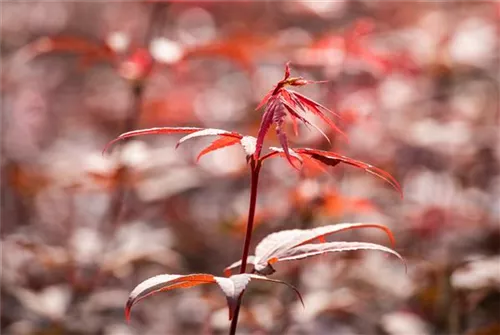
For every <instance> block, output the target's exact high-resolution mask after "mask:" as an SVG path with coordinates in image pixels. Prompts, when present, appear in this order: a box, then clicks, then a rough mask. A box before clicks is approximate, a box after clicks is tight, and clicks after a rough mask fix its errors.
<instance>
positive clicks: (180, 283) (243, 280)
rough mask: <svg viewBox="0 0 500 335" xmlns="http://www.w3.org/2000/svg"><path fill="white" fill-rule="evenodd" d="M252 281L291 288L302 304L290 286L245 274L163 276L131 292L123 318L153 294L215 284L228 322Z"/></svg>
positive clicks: (149, 280)
mask: <svg viewBox="0 0 500 335" xmlns="http://www.w3.org/2000/svg"><path fill="white" fill-rule="evenodd" d="M252 279H255V280H262V281H268V282H273V283H280V284H285V285H287V286H288V287H290V288H292V289H293V290H294V291H295V292H296V293H297V295H298V297H299V299H300V300H301V302H302V297H301V295H300V293H299V291H298V290H297V289H296V288H295V287H293V286H291V285H290V284H287V283H285V282H283V281H281V280H276V279H269V278H266V277H263V276H259V275H255V274H248V273H245V274H239V275H234V276H231V277H229V278H225V277H216V276H214V275H211V274H190V275H170V274H164V275H158V276H154V277H151V278H149V279H146V280H145V281H143V282H142V283H140V284H139V285H137V286H136V287H135V288H134V289H133V290H132V292H131V293H130V295H129V298H128V300H127V304H126V306H125V317H126V319H127V320H129V319H130V312H131V309H132V306H133V305H135V304H136V303H137V302H139V301H140V300H142V299H144V298H146V297H147V296H150V295H151V294H153V293H157V292H162V291H169V290H173V289H176V288H189V287H193V286H198V285H202V284H211V283H217V284H218V285H219V287H220V288H221V290H222V292H224V294H225V295H226V299H227V303H228V307H229V320H232V318H233V313H234V309H235V308H236V304H237V301H238V297H239V296H240V294H241V293H242V292H243V291H244V290H245V289H246V287H247V286H248V283H249V282H250V281H251V280H252Z"/></svg>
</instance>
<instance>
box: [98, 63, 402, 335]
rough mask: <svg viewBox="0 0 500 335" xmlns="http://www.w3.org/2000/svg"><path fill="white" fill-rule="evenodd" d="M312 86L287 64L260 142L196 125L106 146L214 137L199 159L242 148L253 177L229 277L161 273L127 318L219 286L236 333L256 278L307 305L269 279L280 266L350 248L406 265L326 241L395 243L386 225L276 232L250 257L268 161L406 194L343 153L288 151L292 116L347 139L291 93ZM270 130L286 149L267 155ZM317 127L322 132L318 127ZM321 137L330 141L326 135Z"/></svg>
mask: <svg viewBox="0 0 500 335" xmlns="http://www.w3.org/2000/svg"><path fill="white" fill-rule="evenodd" d="M312 83H318V82H316V81H312V80H307V79H304V78H302V77H291V76H290V66H289V63H287V64H286V66H285V75H284V78H283V79H282V80H281V81H279V82H278V83H277V85H276V86H275V87H274V88H273V89H272V90H271V91H269V93H268V94H267V95H266V96H265V97H264V99H263V100H262V102H261V103H260V104H259V106H258V107H257V108H256V110H260V109H261V108H263V109H264V112H263V114H262V120H261V123H260V128H259V131H258V133H257V137H256V138H255V137H252V136H245V135H242V134H239V133H236V132H232V131H227V130H221V129H211V128H197V127H158V128H150V129H142V130H136V131H130V132H126V133H123V134H121V135H120V136H118V137H117V138H116V139H114V140H113V141H111V142H110V143H109V144H108V145H107V146H106V148H105V149H104V150H107V149H108V147H109V146H110V145H112V144H113V143H115V142H117V141H120V140H123V139H126V138H130V137H135V136H140V135H149V134H186V135H185V136H184V137H182V138H181V139H180V140H179V141H178V143H177V146H179V145H180V144H182V143H184V142H185V141H187V140H190V139H193V138H198V137H205V136H215V137H217V138H216V139H215V140H214V141H213V142H212V143H211V144H209V145H208V146H207V147H206V148H204V149H203V150H202V151H201V152H200V154H199V155H198V159H199V158H200V157H202V156H203V155H205V154H207V153H209V152H212V151H215V150H218V149H221V148H224V147H228V146H232V145H235V144H239V145H241V146H242V148H243V150H244V151H245V153H246V159H247V163H248V166H249V169H250V175H251V188H250V201H249V209H248V220H247V226H246V234H245V240H244V245H243V251H242V256H241V259H240V260H239V261H237V262H235V263H233V264H231V265H229V266H228V267H227V268H226V269H225V271H224V274H225V275H226V277H218V276H214V275H212V274H188V275H178V274H162V275H158V276H154V277H152V278H149V279H147V280H145V281H143V282H142V283H140V284H139V285H137V287H135V288H134V289H133V290H132V292H131V293H130V296H129V299H128V301H127V303H126V307H125V315H126V318H127V320H128V319H129V317H130V311H131V308H132V306H133V305H134V304H136V303H137V302H138V301H139V300H141V299H143V298H145V297H147V296H149V295H151V294H153V293H156V292H161V291H168V290H172V289H175V288H188V287H193V286H197V285H201V284H207V283H216V284H218V286H219V287H220V288H221V290H222V291H223V293H224V294H225V296H226V299H227V303H228V308H229V320H230V321H231V327H230V331H229V334H235V333H236V327H237V324H238V314H239V310H240V305H241V300H242V296H243V294H244V292H245V289H246V287H247V285H248V284H249V282H250V281H251V280H259V281H267V282H274V283H281V284H285V285H287V286H289V287H290V288H291V289H293V290H294V291H295V292H296V293H297V295H298V298H299V299H300V300H301V301H302V298H301V296H300V293H299V292H298V290H297V289H296V288H295V287H293V286H291V285H289V284H287V283H285V282H283V281H281V280H277V279H271V278H268V276H269V275H271V274H273V273H274V272H275V269H274V268H273V264H275V263H277V262H282V261H290V260H299V259H303V258H307V257H311V256H315V255H320V254H324V253H330V252H340V251H351V250H378V251H382V252H385V253H389V254H393V255H395V256H396V257H398V258H399V259H400V260H401V261H403V262H404V260H403V258H402V257H401V255H399V254H398V253H397V252H396V251H394V250H393V249H391V248H388V247H385V246H383V245H379V244H374V243H368V242H327V240H326V237H327V236H328V235H330V234H334V233H337V232H341V231H345V230H351V229H359V228H377V229H380V230H382V231H384V232H385V233H386V234H387V235H388V237H389V239H390V241H391V243H392V244H394V237H393V235H392V233H391V231H390V230H389V229H388V228H387V227H385V226H383V225H380V224H375V223H341V224H333V225H328V226H322V227H317V228H313V229H306V230H300V229H292V230H284V231H279V232H275V233H272V234H270V235H268V236H267V237H265V238H264V239H263V240H262V241H261V242H260V243H259V244H258V245H257V246H256V248H255V254H254V255H253V256H249V253H250V241H251V239H252V230H253V223H254V217H255V209H256V200H257V193H258V192H257V188H258V181H259V175H260V171H261V168H262V166H263V164H264V162H265V161H266V160H267V159H271V158H275V157H283V158H285V159H286V160H287V161H288V163H289V164H290V165H291V166H292V167H293V168H295V169H297V170H299V169H300V168H301V166H302V165H304V164H305V163H316V164H324V165H326V166H332V167H333V166H336V165H337V164H339V163H344V164H348V165H351V166H354V167H357V168H360V169H363V170H365V171H366V172H368V173H370V174H373V175H375V176H377V177H379V178H381V179H383V180H384V181H386V182H387V183H389V184H390V185H391V186H392V187H393V188H395V189H396V190H397V191H398V192H399V193H400V194H401V196H402V191H401V188H400V186H399V184H398V182H397V181H396V180H395V179H394V178H393V177H392V176H391V175H390V174H389V173H387V172H385V171H383V170H381V169H379V168H376V167H374V166H372V165H370V164H367V163H364V162H361V161H358V160H355V159H352V158H349V157H346V156H342V155H339V154H337V153H335V152H330V151H323V150H317V149H311V148H290V147H289V144H288V139H287V135H286V132H285V130H284V122H285V118H286V117H287V116H288V117H290V118H291V121H292V124H293V129H294V131H295V133H297V129H298V122H302V123H303V124H305V125H306V126H308V127H309V126H312V127H314V128H316V127H315V126H314V125H313V124H312V123H311V122H309V121H308V120H307V119H306V117H307V115H308V114H314V115H316V116H317V117H319V118H320V119H321V120H323V121H324V122H325V123H326V124H327V125H328V126H329V127H331V128H332V129H333V130H334V131H336V132H338V133H339V134H341V135H342V136H346V135H345V134H344V133H343V132H342V131H341V130H340V129H339V128H338V127H337V125H336V124H335V123H334V122H333V121H332V120H331V119H330V118H329V117H328V116H327V114H333V115H335V113H333V112H332V111H330V110H329V109H328V108H326V107H325V106H323V105H321V104H319V103H317V102H315V101H313V100H311V99H309V98H307V97H306V96H304V95H302V94H300V93H298V92H295V91H293V90H291V89H290V88H291V87H300V86H304V85H308V84H312ZM336 116H338V115H336ZM271 126H274V127H275V131H276V134H277V138H278V140H279V143H280V145H281V148H277V147H270V148H268V150H266V152H265V153H264V154H263V147H264V140H265V137H266V135H267V134H268V132H269V130H270V128H271ZM316 129H317V130H318V131H320V132H321V130H320V129H319V128H316ZM321 133H322V132H321ZM322 134H323V135H324V136H325V137H326V135H325V134H324V133H322ZM327 139H328V138H327ZM247 265H252V267H251V270H248V269H247ZM236 268H239V274H235V275H232V271H233V270H234V269H236Z"/></svg>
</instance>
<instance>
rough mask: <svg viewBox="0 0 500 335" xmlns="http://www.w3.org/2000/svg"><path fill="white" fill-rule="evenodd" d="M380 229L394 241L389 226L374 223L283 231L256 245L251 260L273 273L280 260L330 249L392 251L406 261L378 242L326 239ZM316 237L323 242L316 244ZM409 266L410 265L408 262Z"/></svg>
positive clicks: (257, 268) (259, 269)
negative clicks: (355, 230)
mask: <svg viewBox="0 0 500 335" xmlns="http://www.w3.org/2000/svg"><path fill="white" fill-rule="evenodd" d="M359 228H377V229H381V230H383V231H384V232H385V233H386V234H387V236H389V239H390V240H391V242H392V244H394V237H393V235H392V232H391V231H390V230H389V228H387V227H385V226H383V225H380V224H374V223H340V224H335V225H329V226H323V227H318V228H313V229H292V230H283V231H279V232H276V233H272V234H270V235H268V236H266V237H265V238H264V239H263V240H262V241H261V242H260V243H259V244H258V245H257V247H256V248H255V256H249V257H248V260H247V262H248V263H249V264H253V266H254V272H256V273H258V274H261V275H270V274H272V273H274V272H275V270H274V268H273V267H272V264H274V263H276V262H280V261H290V260H297V259H302V258H306V257H311V256H316V255H320V254H324V253H328V252H340V251H351V250H378V251H383V252H386V253H390V254H393V255H395V256H396V257H398V258H399V259H400V260H402V261H403V262H404V259H403V257H401V255H400V254H398V253H397V252H396V251H394V250H392V249H390V248H388V247H384V246H382V245H379V244H375V243H367V242H326V241H325V237H326V236H327V235H331V234H334V233H338V232H341V231H346V230H352V229H359ZM314 240H317V241H319V243H313V241H314ZM240 265H241V260H240V261H238V262H235V263H233V264H231V265H229V266H228V267H226V268H225V269H224V273H225V274H226V275H230V274H231V271H232V269H234V268H237V267H239V266H240ZM405 267H406V264H405Z"/></svg>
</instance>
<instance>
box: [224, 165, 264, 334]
mask: <svg viewBox="0 0 500 335" xmlns="http://www.w3.org/2000/svg"><path fill="white" fill-rule="evenodd" d="M250 168H251V186H250V205H249V207H248V221H247V231H246V234H245V244H244V245H243V254H242V256H241V268H240V273H245V272H246V269H247V260H248V254H249V251H250V242H251V240H252V232H253V222H254V218H255V209H256V204H257V186H258V184H259V173H260V168H261V162H260V161H257V162H256V161H255V160H254V158H253V157H252V158H251V162H250ZM244 293H245V291H243V292H242V293H241V295H240V296H239V298H238V303H237V304H236V308H235V310H234V315H233V319H232V321H231V328H230V330H229V334H230V335H235V334H236V327H237V326H238V316H239V314H240V306H241V300H242V298H243V294H244Z"/></svg>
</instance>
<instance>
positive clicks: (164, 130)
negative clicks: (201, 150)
mask: <svg viewBox="0 0 500 335" xmlns="http://www.w3.org/2000/svg"><path fill="white" fill-rule="evenodd" d="M201 129H202V128H197V127H155V128H148V129H140V130H132V131H128V132H126V133H123V134H121V135H119V136H118V137H117V138H115V139H114V140H112V141H110V142H108V144H106V146H105V147H104V149H103V151H102V154H104V153H105V152H106V151H107V150H108V149H109V148H110V147H111V146H112V145H113V144H115V143H116V142H118V141H121V140H124V139H126V138H130V137H136V136H142V135H160V134H176V133H181V134H182V133H194V132H196V131H199V130H201Z"/></svg>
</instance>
